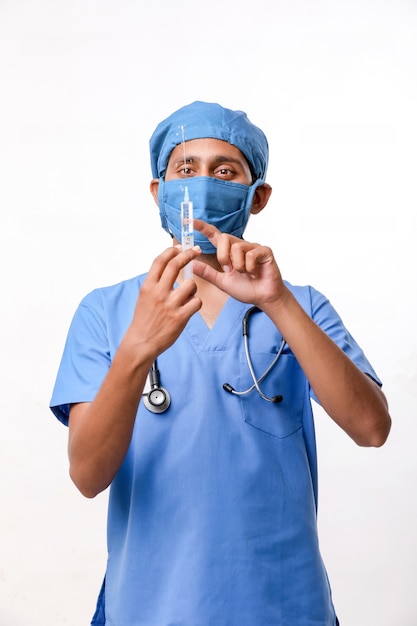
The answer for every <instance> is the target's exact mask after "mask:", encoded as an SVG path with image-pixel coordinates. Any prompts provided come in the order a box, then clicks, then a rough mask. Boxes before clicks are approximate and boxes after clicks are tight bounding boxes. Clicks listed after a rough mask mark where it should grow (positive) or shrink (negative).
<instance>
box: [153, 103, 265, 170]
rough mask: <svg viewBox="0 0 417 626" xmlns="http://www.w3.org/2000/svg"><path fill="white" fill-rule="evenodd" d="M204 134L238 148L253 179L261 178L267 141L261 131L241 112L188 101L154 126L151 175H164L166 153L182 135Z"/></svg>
mask: <svg viewBox="0 0 417 626" xmlns="http://www.w3.org/2000/svg"><path fill="white" fill-rule="evenodd" d="M183 135H184V137H183ZM206 137H210V138H213V139H221V140H223V141H227V142H228V143H230V144H232V145H233V146H236V147H237V148H239V150H240V151H241V152H242V154H243V155H244V156H245V157H246V159H247V161H248V163H249V165H250V166H251V168H252V171H253V173H254V175H255V178H256V179H257V180H260V181H262V182H264V181H265V176H266V170H267V167H268V142H267V139H266V137H265V135H264V133H263V132H262V131H261V129H260V128H258V127H257V126H255V125H254V124H252V122H250V121H249V119H248V117H247V115H246V113H244V112H243V111H231V110H230V109H225V108H223V107H222V106H220V104H215V103H209V102H193V103H192V104H188V105H187V106H184V107H182V108H181V109H179V110H178V111H175V113H172V115H170V116H169V117H168V118H167V119H166V120H164V121H163V122H161V123H160V124H159V125H158V126H157V128H156V129H155V132H154V133H153V135H152V137H151V139H150V142H149V145H150V151H151V167H152V176H153V177H154V178H160V177H163V176H164V175H165V170H166V167H167V163H168V159H169V156H170V154H171V152H172V150H173V149H174V148H175V146H177V145H178V144H179V143H181V142H182V141H183V138H184V140H185V141H190V140H192V139H203V138H206Z"/></svg>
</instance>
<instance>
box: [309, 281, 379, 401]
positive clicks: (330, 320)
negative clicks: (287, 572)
mask: <svg viewBox="0 0 417 626" xmlns="http://www.w3.org/2000/svg"><path fill="white" fill-rule="evenodd" d="M310 294H311V308H312V318H313V320H314V321H315V322H316V324H317V325H318V326H320V328H321V329H322V330H323V331H324V332H325V333H326V334H327V335H328V336H329V337H330V338H331V339H333V341H334V342H335V343H336V344H337V345H338V346H339V348H340V349H341V350H343V352H344V353H345V354H346V355H347V356H348V357H349V358H350V359H351V360H352V361H353V362H354V363H355V365H356V366H357V367H358V368H359V369H360V370H361V371H362V372H363V373H364V374H366V375H367V376H369V377H370V378H372V379H373V380H374V381H375V382H376V383H377V385H379V386H382V382H381V380H380V379H379V377H378V375H377V374H376V372H375V370H374V369H373V367H372V365H371V364H370V362H369V361H368V359H367V357H366V356H365V353H364V352H363V350H362V348H361V347H360V346H359V345H358V343H357V342H356V341H355V339H354V338H353V337H352V335H351V334H350V332H349V331H348V330H347V329H346V327H345V325H344V323H343V321H342V319H341V317H340V315H339V314H338V313H337V311H336V310H335V309H334V307H333V306H332V305H331V304H330V302H329V300H328V299H327V298H326V297H325V296H324V295H323V294H321V293H320V292H319V291H317V290H315V289H313V288H312V287H310ZM313 397H314V396H313Z"/></svg>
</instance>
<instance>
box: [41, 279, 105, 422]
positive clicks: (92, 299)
mask: <svg viewBox="0 0 417 626" xmlns="http://www.w3.org/2000/svg"><path fill="white" fill-rule="evenodd" d="M110 362H111V358H110V350H109V342H108V336H107V329H106V323H105V316H104V312H103V303H102V299H101V296H100V293H99V291H98V290H97V291H95V292H92V293H91V294H89V295H88V296H86V297H85V298H84V300H83V301H82V302H81V303H80V305H79V307H78V309H77V311H76V312H75V315H74V317H73V319H72V322H71V325H70V328H69V331H68V336H67V339H66V343H65V346H64V351H63V355H62V359H61V363H60V366H59V369H58V374H57V378H56V381H55V386H54V389H53V392H52V398H51V402H50V408H51V410H52V412H53V413H54V415H55V416H56V417H57V418H58V419H59V420H60V421H61V422H62V423H63V424H65V425H68V417H69V409H70V405H71V404H73V403H76V402H91V401H92V400H93V399H94V398H95V396H96V394H97V392H98V390H99V388H100V386H101V384H102V382H103V380H104V378H105V376H106V374H107V372H108V369H109V367H110Z"/></svg>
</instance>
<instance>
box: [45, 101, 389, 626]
mask: <svg viewBox="0 0 417 626" xmlns="http://www.w3.org/2000/svg"><path fill="white" fill-rule="evenodd" d="M150 148H151V163H152V172H153V176H154V178H153V180H152V182H151V192H152V195H153V197H154V199H155V201H156V202H157V204H158V205H159V209H160V215H161V221H162V225H163V227H164V228H165V229H166V230H167V231H168V232H169V233H170V234H171V236H172V237H173V246H172V247H170V248H168V249H167V250H165V251H164V252H162V254H160V255H159V256H158V257H157V258H156V259H155V260H154V262H153V263H152V265H151V268H150V270H149V273H148V274H147V275H143V276H139V277H136V278H133V279H131V280H127V281H124V282H122V283H120V284H119V285H115V286H112V287H108V288H104V289H98V290H95V291H93V292H92V293H91V294H89V295H88V296H87V297H86V298H85V299H84V300H83V301H82V303H81V305H80V307H79V309H78V311H77V312H76V315H75V317H74V320H73V322H72V325H71V328H70V331H69V336H68V339H67V343H66V347H65V350H64V355H63V358H62V363H61V367H60V370H59V374H58V378H57V382H56V385H55V389H54V393H53V398H52V401H51V407H52V410H53V411H54V413H55V414H56V415H57V417H58V418H59V419H61V421H63V422H64V423H66V424H69V459H70V473H71V477H72V479H73V481H74V482H75V484H76V485H77V487H78V488H79V489H80V491H81V492H82V493H83V494H84V495H86V496H87V497H94V496H95V495H96V494H98V493H99V492H101V491H102V490H104V489H106V488H107V487H108V486H109V485H111V489H110V499H109V513H108V553H109V558H108V565H107V571H106V576H105V582H104V584H103V588H102V591H101V594H100V596H99V600H98V604H97V611H96V614H95V616H94V618H93V622H92V623H93V624H100V625H102V624H106V625H107V626H110V625H111V626H145V625H146V626H174V625H175V626H335V625H336V624H337V623H338V622H337V617H336V615H335V611H334V608H333V604H332V599H331V591H330V587H329V583H328V580H327V575H326V571H325V568H324V566H323V563H322V560H321V557H320V553H319V549H318V540H317V527H316V506H317V467H316V449H315V439H314V424H313V416H312V409H311V403H310V397H313V398H314V399H315V400H317V401H318V402H319V403H320V404H321V405H322V406H323V408H324V409H325V410H326V411H327V413H328V414H329V415H330V416H331V418H332V419H333V420H335V422H336V423H337V424H339V426H340V427H341V428H343V429H344V430H345V431H346V433H347V434H348V435H349V436H350V437H352V439H353V440H354V441H355V442H356V443H358V444H359V445H363V446H380V445H382V444H383V443H384V441H385V440H386V438H387V436H388V433H389V429H390V422H391V420H390V416H389V413H388V409H387V403H386V400H385V397H384V395H383V393H382V391H381V390H380V384H381V383H380V381H379V379H378V377H377V375H376V374H375V372H374V370H373V369H372V367H371V365H370V364H369V363H368V361H367V359H366V358H365V356H364V354H363V352H362V351H361V349H360V348H359V347H358V345H357V344H356V342H355V341H354V339H353V338H352V337H351V335H350V334H349V333H348V331H347V330H346V329H345V328H344V326H343V324H342V321H341V319H340V317H339V316H338V315H337V313H336V312H335V311H334V309H333V308H332V307H331V305H330V304H329V302H328V300H326V298H325V297H324V296H323V295H321V294H320V293H318V292H317V291H316V290H314V289H313V288H312V287H294V286H292V285H290V284H289V283H288V282H286V281H283V280H282V277H281V274H280V271H279V268H278V265H277V263H276V261H275V258H274V255H273V252H272V251H271V249H269V248H268V247H265V246H262V245H258V244H252V243H249V242H246V241H245V240H243V239H242V234H243V232H244V229H245V226H246V223H247V220H248V218H249V215H250V214H251V213H252V214H257V213H259V212H260V211H262V210H263V209H264V208H265V206H266V204H267V202H268V200H269V198H270V195H271V191H272V190H271V187H270V186H269V185H268V184H267V183H266V182H265V176H266V170H267V163H268V144H267V140H266V138H265V136H264V134H263V133H262V131H261V130H260V129H259V128H257V127H256V126H254V125H253V124H252V123H251V122H250V121H249V119H248V118H247V116H246V115H245V114H244V113H242V112H240V111H231V110H228V109H225V108H223V107H221V106H219V105H217V104H209V103H204V102H194V103H192V104H190V105H188V106H186V107H183V108H182V109H180V110H179V111H176V112H175V113H173V114H172V115H171V116H170V117H169V118H167V119H166V120H164V121H163V122H161V124H160V125H159V126H158V127H157V129H156V130H155V132H154V134H153V135H152V138H151V141H150ZM185 187H187V190H188V193H189V196H190V199H191V200H192V201H193V203H194V211H195V216H196V218H197V219H196V220H195V228H196V231H197V232H196V242H197V243H198V245H196V246H194V247H193V248H192V249H190V250H186V251H182V250H181V246H180V245H179V241H180V238H181V228H180V204H181V201H182V200H183V198H184V193H185ZM190 262H192V265H193V272H194V277H193V279H189V278H187V279H184V277H183V271H184V268H185V266H186V265H188V264H189V263H190ZM253 306H256V308H255V309H253V308H252V307H253ZM242 322H243V323H244V328H245V337H244V338H242ZM271 366H272V367H271ZM149 376H150V384H148V387H145V385H146V381H147V379H148V377H149ZM145 389H146V390H145ZM152 392H154V393H152Z"/></svg>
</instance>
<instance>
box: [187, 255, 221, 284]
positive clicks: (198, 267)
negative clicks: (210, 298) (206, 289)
mask: <svg viewBox="0 0 417 626" xmlns="http://www.w3.org/2000/svg"><path fill="white" fill-rule="evenodd" d="M193 270H194V274H195V275H196V276H198V277H199V278H203V279H204V280H207V281H208V282H209V283H212V284H213V285H216V287H218V288H219V289H222V290H223V291H224V288H223V282H224V274H223V273H222V272H218V271H217V270H215V269H214V268H213V267H211V266H210V265H208V264H207V263H203V261H198V260H196V261H194V263H193Z"/></svg>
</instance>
